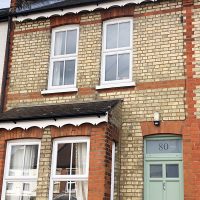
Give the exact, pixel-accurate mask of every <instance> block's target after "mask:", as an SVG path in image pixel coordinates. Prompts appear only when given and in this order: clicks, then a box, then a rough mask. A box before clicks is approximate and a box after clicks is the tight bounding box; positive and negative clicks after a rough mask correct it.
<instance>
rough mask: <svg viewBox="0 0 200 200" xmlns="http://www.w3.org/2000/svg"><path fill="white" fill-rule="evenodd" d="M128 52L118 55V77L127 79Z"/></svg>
mask: <svg viewBox="0 0 200 200" xmlns="http://www.w3.org/2000/svg"><path fill="white" fill-rule="evenodd" d="M129 63H130V54H129V53H127V54H120V55H118V79H119V80H123V79H129Z"/></svg>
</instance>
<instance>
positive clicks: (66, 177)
mask: <svg viewBox="0 0 200 200" xmlns="http://www.w3.org/2000/svg"><path fill="white" fill-rule="evenodd" d="M60 143H61V144H63V143H66V144H67V143H87V161H86V163H87V166H86V174H85V175H56V164H57V163H56V160H57V152H58V144H60ZM89 156H90V138H89V137H86V136H83V137H67V138H66V137H65V138H58V139H55V140H54V141H53V151H52V162H51V177H50V187H49V200H52V199H53V182H54V181H87V180H88V176H89V160H90V159H89Z"/></svg>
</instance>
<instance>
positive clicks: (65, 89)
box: [41, 88, 78, 94]
mask: <svg viewBox="0 0 200 200" xmlns="http://www.w3.org/2000/svg"><path fill="white" fill-rule="evenodd" d="M77 91H78V88H60V89H54V90H53V89H52V90H42V91H41V94H55V93H65V92H77Z"/></svg>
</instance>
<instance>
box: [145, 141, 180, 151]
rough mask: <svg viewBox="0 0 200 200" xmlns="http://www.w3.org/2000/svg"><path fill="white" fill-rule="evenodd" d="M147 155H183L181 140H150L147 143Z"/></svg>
mask: <svg viewBox="0 0 200 200" xmlns="http://www.w3.org/2000/svg"><path fill="white" fill-rule="evenodd" d="M146 144H147V150H146V151H147V152H146V153H147V154H160V153H181V152H182V145H181V140H174V139H169V140H148V141H147V143H146Z"/></svg>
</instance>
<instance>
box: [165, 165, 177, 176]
mask: <svg viewBox="0 0 200 200" xmlns="http://www.w3.org/2000/svg"><path fill="white" fill-rule="evenodd" d="M166 177H167V178H178V177H179V170H178V164H167V165H166Z"/></svg>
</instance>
